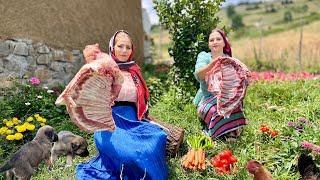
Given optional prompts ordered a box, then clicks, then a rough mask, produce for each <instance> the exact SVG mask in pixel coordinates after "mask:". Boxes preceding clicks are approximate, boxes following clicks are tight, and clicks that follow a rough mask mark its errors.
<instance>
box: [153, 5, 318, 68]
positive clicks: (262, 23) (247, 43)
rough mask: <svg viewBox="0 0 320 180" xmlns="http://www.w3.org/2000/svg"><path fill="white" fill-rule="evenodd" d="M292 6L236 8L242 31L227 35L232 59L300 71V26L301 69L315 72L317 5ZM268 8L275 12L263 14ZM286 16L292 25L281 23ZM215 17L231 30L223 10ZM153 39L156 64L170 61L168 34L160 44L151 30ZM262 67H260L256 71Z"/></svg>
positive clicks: (155, 28) (157, 33)
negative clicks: (231, 50) (298, 59)
mask: <svg viewBox="0 0 320 180" xmlns="http://www.w3.org/2000/svg"><path fill="white" fill-rule="evenodd" d="M292 2H293V3H290V4H286V5H283V4H281V1H273V2H268V3H261V4H246V5H239V6H236V7H235V11H236V13H237V14H239V15H240V16H241V17H242V20H243V23H244V25H245V27H244V28H242V29H234V30H233V31H231V32H230V34H229V39H230V41H231V44H232V48H233V52H234V56H235V57H237V58H239V59H241V60H243V61H244V62H245V63H247V64H248V65H249V66H250V68H251V69H258V70H273V71H280V70H286V71H296V70H300V67H298V64H299V63H298V62H297V57H298V45H299V39H300V30H301V26H300V25H301V24H303V25H304V26H303V34H302V35H303V39H302V50H301V56H302V58H301V64H302V65H303V66H302V69H303V70H307V71H312V72H317V71H318V69H319V67H318V66H317V64H319V63H320V58H319V57H320V50H319V48H317V47H319V45H320V39H319V34H318V29H320V14H319V13H318V12H319V10H320V1H316V0H294V1H292ZM270 7H273V8H274V9H275V10H272V11H275V12H266V11H267V9H268V11H271V9H272V8H270ZM285 12H290V13H291V17H292V20H291V21H288V22H285V21H284V13H285ZM217 16H218V17H219V18H220V20H221V23H220V25H219V26H220V27H222V26H224V25H225V26H227V27H230V25H231V21H230V19H228V18H227V16H226V8H224V9H221V10H220V11H219V13H218V14H217ZM301 20H302V21H301ZM152 37H153V39H154V42H155V47H154V48H155V51H154V59H155V62H157V63H158V62H163V61H172V57H170V56H169V54H168V50H167V48H168V47H169V46H170V36H169V34H168V32H167V31H165V30H163V31H162V35H161V37H162V38H161V40H160V39H159V38H160V33H159V28H158V27H154V28H153V31H152ZM160 49H161V50H160ZM160 52H161V56H160ZM259 63H260V65H259ZM261 63H262V67H258V66H261ZM315 65H316V66H315Z"/></svg>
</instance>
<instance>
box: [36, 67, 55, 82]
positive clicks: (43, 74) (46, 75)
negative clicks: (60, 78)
mask: <svg viewBox="0 0 320 180" xmlns="http://www.w3.org/2000/svg"><path fill="white" fill-rule="evenodd" d="M34 76H36V77H37V78H39V79H40V81H48V80H49V79H51V77H52V72H51V71H50V70H49V69H48V68H46V67H43V66H41V67H40V68H37V69H36V71H35V72H34Z"/></svg>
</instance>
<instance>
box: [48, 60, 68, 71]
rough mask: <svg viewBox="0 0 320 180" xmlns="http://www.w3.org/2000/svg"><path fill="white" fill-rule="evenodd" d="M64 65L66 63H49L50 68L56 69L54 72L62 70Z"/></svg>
mask: <svg viewBox="0 0 320 180" xmlns="http://www.w3.org/2000/svg"><path fill="white" fill-rule="evenodd" d="M65 65H66V63H61V62H52V63H51V65H50V69H52V70H54V71H56V72H60V71H61V72H64V70H63V68H64V66H65Z"/></svg>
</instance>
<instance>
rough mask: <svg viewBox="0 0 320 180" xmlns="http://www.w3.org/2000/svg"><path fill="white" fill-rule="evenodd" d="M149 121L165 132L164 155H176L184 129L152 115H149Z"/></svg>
mask: <svg viewBox="0 0 320 180" xmlns="http://www.w3.org/2000/svg"><path fill="white" fill-rule="evenodd" d="M149 119H150V120H151V123H153V124H156V125H158V126H160V127H161V128H162V129H163V130H164V131H166V133H167V143H166V155H167V156H168V157H174V156H176V154H177V152H178V150H179V147H180V145H181V144H182V142H183V137H184V129H182V128H180V127H178V126H174V125H172V124H169V123H165V122H161V121H159V120H158V119H155V118H154V117H149Z"/></svg>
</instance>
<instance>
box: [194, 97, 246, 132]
mask: <svg viewBox="0 0 320 180" xmlns="http://www.w3.org/2000/svg"><path fill="white" fill-rule="evenodd" d="M197 110H198V115H199V117H200V118H201V119H202V120H203V121H204V122H205V124H206V125H207V133H208V135H209V136H211V137H213V138H218V137H220V136H222V135H224V134H227V133H229V132H231V131H234V130H236V129H239V128H241V127H242V126H244V125H246V124H247V121H246V118H245V116H244V114H243V112H242V110H241V105H240V106H239V107H237V108H236V109H234V111H232V113H231V114H230V116H229V117H228V118H224V117H223V116H220V115H219V114H218V111H217V98H216V96H211V97H209V98H207V99H204V100H202V101H201V102H200V103H199V106H198V109H197Z"/></svg>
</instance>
